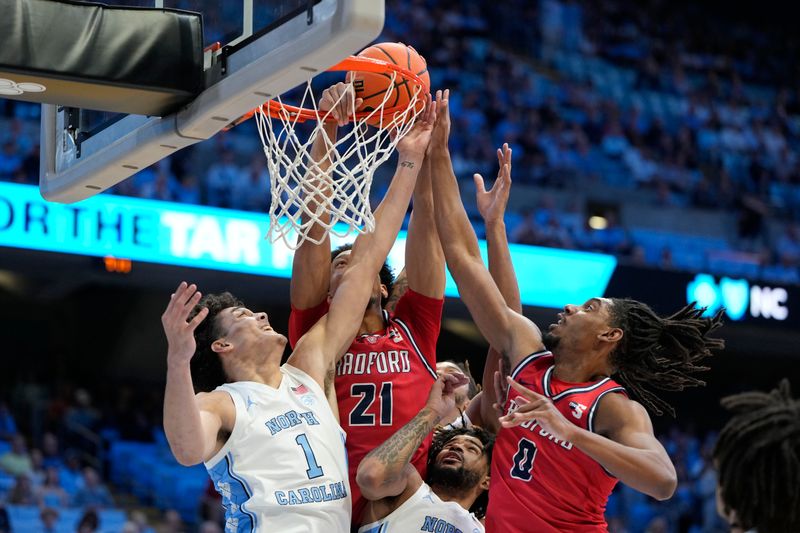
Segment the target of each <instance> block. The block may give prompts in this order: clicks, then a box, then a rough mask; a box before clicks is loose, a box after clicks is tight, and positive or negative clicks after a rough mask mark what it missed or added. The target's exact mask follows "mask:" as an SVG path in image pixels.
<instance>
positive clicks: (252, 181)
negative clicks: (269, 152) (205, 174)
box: [233, 154, 270, 213]
mask: <svg viewBox="0 0 800 533" xmlns="http://www.w3.org/2000/svg"><path fill="white" fill-rule="evenodd" d="M269 190H270V182H269V172H267V168H266V165H265V164H264V156H263V155H262V154H256V155H255V156H254V157H253V159H252V160H251V162H250V167H249V168H248V169H247V171H246V172H245V173H244V174H243V176H242V178H241V179H240V180H239V181H237V182H236V183H235V184H234V187H233V207H234V208H236V209H244V210H246V211H258V212H262V213H263V212H266V211H268V210H269V204H270V192H269Z"/></svg>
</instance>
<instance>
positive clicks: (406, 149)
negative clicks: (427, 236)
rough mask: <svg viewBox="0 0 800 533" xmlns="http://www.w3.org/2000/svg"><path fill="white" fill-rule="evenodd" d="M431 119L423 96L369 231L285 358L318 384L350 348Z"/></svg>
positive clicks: (393, 234)
mask: <svg viewBox="0 0 800 533" xmlns="http://www.w3.org/2000/svg"><path fill="white" fill-rule="evenodd" d="M435 117H436V105H435V104H434V103H433V102H431V100H430V97H428V101H427V102H426V109H425V112H424V113H423V115H422V116H421V117H420V118H419V119H418V120H417V123H416V124H415V125H414V127H413V128H412V129H411V131H410V132H409V133H408V134H407V135H406V136H405V137H403V139H401V140H400V142H399V143H398V145H397V151H398V155H399V158H398V164H397V170H396V172H395V175H394V178H393V179H392V183H391V185H390V186H389V190H388V191H387V193H386V196H385V198H384V199H383V202H381V205H380V206H379V207H378V209H377V210H376V211H375V231H374V232H372V233H365V234H361V235H359V236H358V238H357V239H356V241H355V244H354V245H353V250H352V252H351V254H350V259H349V261H348V264H347V269H346V271H345V273H344V274H342V279H341V282H340V285H339V288H338V289H337V291H336V294H335V295H334V297H333V299H332V301H331V305H330V310H329V311H328V314H327V316H326V317H324V318H323V319H322V320H320V321H319V322H318V323H317V324H316V325H315V326H314V327H313V328H312V329H311V330H310V331H309V332H308V334H306V335H305V336H304V337H303V338H302V339H300V341H299V342H298V344H297V347H296V348H295V351H294V353H293V354H292V357H291V358H290V360H289V362H290V364H292V365H294V366H298V367H300V368H302V369H303V370H305V371H306V372H307V373H308V374H310V375H311V376H312V377H314V378H315V379H317V380H318V381H319V382H320V383H323V382H324V377H325V374H326V373H327V372H328V370H329V369H330V367H331V365H332V364H333V363H334V362H335V360H336V359H337V358H338V357H340V356H341V355H342V354H343V353H344V352H345V350H346V349H347V347H348V346H349V345H350V343H351V342H352V340H353V337H355V335H356V333H357V332H358V327H359V325H360V324H361V323H362V320H363V313H364V309H365V308H366V307H367V304H368V303H369V298H370V295H371V293H372V287H373V283H374V282H375V277H376V276H377V274H378V271H379V270H380V268H381V265H382V264H383V262H384V260H385V259H386V256H387V255H388V253H389V250H390V249H391V247H392V245H393V244H394V241H395V240H396V239H397V233H398V232H399V231H400V226H401V225H402V223H403V218H404V217H405V214H406V211H407V210H408V203H409V201H410V199H411V194H412V193H413V191H414V186H415V184H416V180H417V176H418V175H419V172H420V169H421V167H422V162H423V160H424V158H425V150H426V148H427V146H428V142H429V141H430V137H431V131H432V130H433V121H434V120H435ZM320 352H321V353H320Z"/></svg>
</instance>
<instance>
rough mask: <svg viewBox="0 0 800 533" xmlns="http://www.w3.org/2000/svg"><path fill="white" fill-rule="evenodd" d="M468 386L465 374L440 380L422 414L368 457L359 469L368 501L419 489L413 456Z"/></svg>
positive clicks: (362, 488) (357, 478) (362, 486)
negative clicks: (462, 388)
mask: <svg viewBox="0 0 800 533" xmlns="http://www.w3.org/2000/svg"><path fill="white" fill-rule="evenodd" d="M468 382H469V380H468V378H467V377H466V376H465V375H463V374H443V375H441V376H439V377H438V379H437V380H436V381H435V382H434V384H433V386H432V387H431V392H430V394H429V396H428V402H427V403H426V404H425V407H424V408H423V409H422V410H421V411H420V412H419V414H418V415H417V416H415V417H414V418H412V419H411V421H409V422H408V423H407V424H406V425H405V426H403V427H402V428H400V429H399V430H398V431H397V432H396V433H395V434H394V435H392V436H391V437H389V438H388V439H387V440H386V441H385V442H384V443H383V444H381V445H380V446H378V447H377V448H375V449H374V450H372V451H371V452H369V454H367V456H366V457H365V458H364V460H363V461H361V464H359V465H358V473H357V474H356V481H357V482H358V486H359V487H360V488H361V493H362V494H363V495H364V497H365V498H367V499H368V500H379V499H381V498H387V497H392V496H398V495H400V494H401V493H402V492H403V491H406V490H407V491H410V492H413V491H416V490H417V489H418V488H419V486H420V485H421V484H422V478H421V477H420V475H419V472H417V469H416V468H414V467H413V466H411V464H410V461H411V456H412V455H413V454H414V452H415V451H417V449H418V448H419V446H420V444H422V441H423V440H425V437H427V436H428V434H429V433H430V432H431V431H433V429H434V428H435V427H436V425H437V424H438V423H439V422H441V421H442V419H443V417H444V416H446V415H447V414H448V413H449V412H451V411H452V410H453V408H454V407H455V391H456V389H457V388H458V387H461V386H462V385H465V384H466V383H468Z"/></svg>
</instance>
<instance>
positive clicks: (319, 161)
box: [290, 83, 361, 309]
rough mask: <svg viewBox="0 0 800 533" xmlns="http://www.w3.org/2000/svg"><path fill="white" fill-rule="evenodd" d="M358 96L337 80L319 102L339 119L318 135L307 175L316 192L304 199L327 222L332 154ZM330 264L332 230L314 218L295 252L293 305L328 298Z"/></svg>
mask: <svg viewBox="0 0 800 533" xmlns="http://www.w3.org/2000/svg"><path fill="white" fill-rule="evenodd" d="M354 96H355V93H354V91H353V86H352V85H351V84H348V83H337V84H336V85H333V86H331V87H329V88H327V89H325V91H323V93H322V98H321V99H320V102H319V110H320V111H323V112H327V111H329V112H330V114H331V115H332V116H333V117H334V118H335V119H336V120H335V121H326V122H325V124H324V126H323V128H322V130H321V131H320V132H319V133H318V134H317V137H316V139H314V144H313V145H312V147H311V161H309V162H308V164H309V167H310V168H309V174H308V176H307V179H308V180H309V184H310V185H311V186H310V187H309V191H314V192H313V193H311V194H309V195H307V196H306V197H305V198H304V203H306V206H307V208H308V209H309V210H310V211H312V212H314V213H316V217H317V218H318V219H319V220H321V221H322V222H323V223H328V222H330V217H331V214H330V206H329V203H330V197H331V194H332V188H331V187H330V186H329V183H330V176H329V175H328V169H329V168H330V166H331V160H330V157H328V154H329V152H330V150H331V148H332V146H333V145H334V144H335V143H336V131H337V126H342V125H344V124H346V123H347V118H346V117H348V116H349V115H350V113H351V111H352V110H353V109H355V108H358V106H359V105H360V104H361V102H360V100H361V99H360V98H358V99H355V100H353V98H354ZM301 217H302V221H303V223H307V222H308V220H309V218H310V217H309V215H308V213H307V212H306V211H305V210H304V211H303V212H302V215H301ZM313 241H318V242H319V244H315V243H314V242H313ZM330 264H331V244H330V238H329V233H328V232H327V231H326V229H325V226H324V225H323V224H319V223H317V222H314V224H313V225H312V227H311V229H310V230H309V233H308V238H307V239H306V240H304V241H303V243H302V244H301V245H300V247H299V248H298V249H297V251H296V252H295V254H294V260H293V262H292V278H291V281H290V294H291V303H292V307H294V308H295V309H309V308H311V307H314V306H316V305H318V304H320V303H321V302H322V301H324V300H325V298H326V296H327V294H328V284H329V282H330Z"/></svg>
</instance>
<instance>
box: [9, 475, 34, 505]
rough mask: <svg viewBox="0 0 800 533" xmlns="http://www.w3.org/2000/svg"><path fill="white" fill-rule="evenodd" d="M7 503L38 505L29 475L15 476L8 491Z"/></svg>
mask: <svg viewBox="0 0 800 533" xmlns="http://www.w3.org/2000/svg"><path fill="white" fill-rule="evenodd" d="M8 503H13V504H14V505H38V503H39V495H38V494H37V493H36V489H35V488H34V486H33V482H32V481H31V478H30V476H28V475H27V474H20V475H18V476H17V479H16V482H15V483H14V486H13V487H12V488H11V491H10V492H9V493H8Z"/></svg>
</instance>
